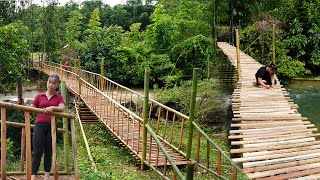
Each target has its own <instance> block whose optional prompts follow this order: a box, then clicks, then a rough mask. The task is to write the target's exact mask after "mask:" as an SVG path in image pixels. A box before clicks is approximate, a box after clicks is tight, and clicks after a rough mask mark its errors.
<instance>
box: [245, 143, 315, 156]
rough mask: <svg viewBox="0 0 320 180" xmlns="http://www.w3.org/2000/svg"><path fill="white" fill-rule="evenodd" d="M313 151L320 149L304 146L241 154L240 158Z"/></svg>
mask: <svg viewBox="0 0 320 180" xmlns="http://www.w3.org/2000/svg"><path fill="white" fill-rule="evenodd" d="M313 149H320V145H313V146H304V147H298V148H290V149H277V150H272V151H259V152H250V153H243V154H242V157H252V156H264V155H272V154H282V153H291V152H299V151H307V150H313Z"/></svg>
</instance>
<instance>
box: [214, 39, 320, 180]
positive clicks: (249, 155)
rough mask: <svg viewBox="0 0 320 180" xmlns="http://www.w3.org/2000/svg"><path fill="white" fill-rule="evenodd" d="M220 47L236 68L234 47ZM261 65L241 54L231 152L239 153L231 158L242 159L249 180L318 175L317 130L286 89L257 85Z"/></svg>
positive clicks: (223, 45) (234, 101)
mask: <svg viewBox="0 0 320 180" xmlns="http://www.w3.org/2000/svg"><path fill="white" fill-rule="evenodd" d="M218 46H219V48H220V49H222V51H223V52H224V53H225V55H226V56H227V57H228V59H229V60H230V62H231V63H232V64H234V66H235V67H237V64H236V63H237V58H236V48H235V47H234V46H231V45H229V44H228V43H223V42H220V43H218ZM261 66H262V65H261V64H259V63H258V62H256V61H255V60H254V59H252V58H251V57H250V56H248V55H246V54H244V53H242V52H241V54H240V69H241V73H240V77H239V81H238V83H237V87H236V89H235V90H234V93H233V99H232V109H233V113H234V118H233V119H232V124H231V130H230V136H229V139H230V141H231V145H232V149H231V153H232V154H233V155H234V156H237V157H235V158H233V161H235V162H237V163H242V166H243V169H244V171H245V172H246V173H247V175H248V177H249V178H251V179H272V180H275V179H320V141H316V138H315V137H316V136H319V135H320V134H319V133H317V131H318V129H317V128H315V126H314V124H312V123H310V122H309V121H308V120H307V118H305V117H301V114H299V113H298V112H297V109H298V106H297V105H296V104H294V103H293V102H292V100H291V99H290V97H289V96H288V93H287V92H286V90H285V89H284V88H280V86H279V85H278V86H279V88H275V89H264V88H258V87H256V86H255V81H256V79H255V73H256V71H257V70H258V69H259V68H260V67H261ZM278 82H279V81H278Z"/></svg>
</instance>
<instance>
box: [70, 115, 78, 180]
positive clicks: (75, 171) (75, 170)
mask: <svg viewBox="0 0 320 180" xmlns="http://www.w3.org/2000/svg"><path fill="white" fill-rule="evenodd" d="M70 128H71V139H72V149H73V162H74V163H73V164H74V175H75V179H76V180H79V178H80V177H79V168H78V154H77V142H76V130H75V127H74V120H73V119H71V120H70Z"/></svg>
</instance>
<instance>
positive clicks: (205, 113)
mask: <svg viewBox="0 0 320 180" xmlns="http://www.w3.org/2000/svg"><path fill="white" fill-rule="evenodd" d="M191 86H192V82H191V81H184V82H183V83H182V84H181V86H179V87H178V86H175V87H173V88H171V89H165V88H162V89H159V90H156V91H155V93H156V97H157V99H158V101H159V102H161V103H163V104H169V103H171V104H175V105H176V106H178V107H179V108H180V111H181V112H182V113H184V114H188V113H189V107H190V99H191ZM223 91H224V90H223V89H222V88H221V86H219V84H218V83H217V81H216V80H214V79H209V80H203V81H199V83H198V92H197V100H196V103H197V104H196V111H195V112H196V114H195V118H196V120H197V121H198V122H200V123H201V124H207V125H217V126H218V127H219V128H222V127H224V125H226V124H225V123H226V122H227V119H228V109H229V108H230V101H229V99H228V98H227V97H225V96H224V94H223Z"/></svg>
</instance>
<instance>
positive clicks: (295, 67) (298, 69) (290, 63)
mask: <svg viewBox="0 0 320 180" xmlns="http://www.w3.org/2000/svg"><path fill="white" fill-rule="evenodd" d="M285 57H286V58H284V57H283V59H282V61H281V66H279V68H278V72H279V73H280V76H282V77H286V78H293V77H296V76H302V75H305V74H310V73H311V72H310V71H309V70H306V69H305V68H304V66H305V63H303V62H301V61H298V60H292V58H291V57H290V56H285Z"/></svg>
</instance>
